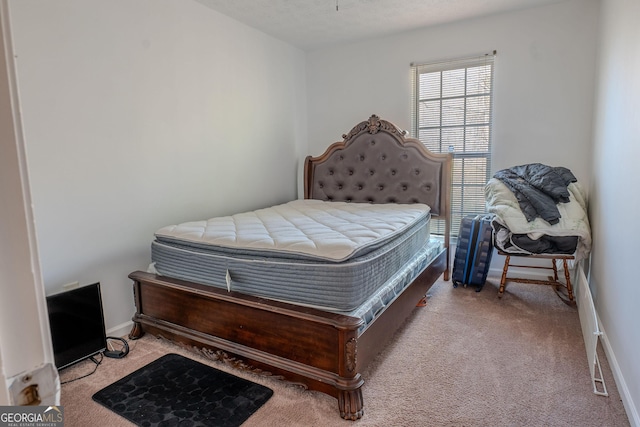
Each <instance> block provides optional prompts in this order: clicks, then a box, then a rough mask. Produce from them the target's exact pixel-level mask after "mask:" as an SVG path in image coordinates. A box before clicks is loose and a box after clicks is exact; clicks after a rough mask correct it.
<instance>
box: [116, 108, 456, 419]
mask: <svg viewBox="0 0 640 427" xmlns="http://www.w3.org/2000/svg"><path fill="white" fill-rule="evenodd" d="M404 135H405V132H404V131H401V130H399V129H398V128H397V127H396V126H394V125H393V124H391V123H390V122H387V121H384V120H381V119H380V118H378V117H377V116H375V115H373V116H371V117H370V118H369V120H368V121H364V122H361V123H359V124H358V125H356V126H355V127H354V128H353V129H352V130H351V132H349V133H348V134H346V135H343V138H344V140H343V141H342V142H336V143H334V144H332V145H331V146H330V147H329V148H328V149H327V150H326V152H325V153H324V154H323V155H321V156H319V157H311V156H309V157H307V158H306V160H305V184H304V185H305V188H304V194H305V198H312V199H323V200H344V201H354V202H370V203H389V202H395V203H414V202H421V203H427V204H428V205H429V206H431V213H432V217H433V218H441V219H444V220H445V236H444V242H445V243H444V247H445V249H444V251H442V252H441V253H440V254H439V256H438V257H437V258H436V259H435V260H434V261H433V262H432V263H431V264H430V265H429V266H428V267H427V268H426V269H425V270H424V271H423V272H422V273H421V274H420V276H419V277H418V278H416V279H415V280H414V281H413V282H412V283H411V284H410V285H409V286H408V287H407V288H406V289H405V290H404V291H403V293H402V294H400V295H399V296H398V297H397V299H396V300H395V301H394V302H393V303H392V304H390V305H389V306H387V308H386V309H385V310H384V311H383V312H382V313H381V314H379V315H378V317H377V318H376V320H375V321H374V322H373V323H371V324H369V325H368V326H367V328H366V329H364V331H360V332H359V328H360V327H361V326H362V322H363V321H362V320H361V319H358V318H355V317H350V316H345V315H341V314H336V313H330V312H324V311H320V310H316V309H313V308H308V307H302V306H297V305H293V304H287V303H283V302H278V301H273V300H268V299H264V298H259V297H255V296H250V295H245V294H240V293H237V292H227V291H226V290H223V289H218V288H215V287H212V286H207V285H201V284H197V283H192V282H186V281H183V280H178V279H173V278H169V277H164V276H158V275H154V274H150V273H145V272H141V271H136V272H133V273H131V274H130V275H129V277H130V278H131V279H132V280H133V281H134V285H133V286H134V297H135V304H136V313H135V315H134V316H133V322H134V326H133V328H132V330H131V332H130V334H129V338H131V339H137V338H140V337H141V336H142V335H143V334H144V333H151V334H153V335H156V336H161V337H163V338H167V339H169V340H172V341H175V342H178V343H182V344H186V345H189V346H195V347H197V348H198V349H206V351H211V350H213V351H214V352H219V353H222V354H225V357H227V356H228V357H232V358H235V360H241V361H242V363H241V365H243V366H249V367H251V369H259V370H262V371H266V372H269V373H271V374H272V375H278V376H281V377H283V378H284V379H286V380H287V381H290V382H294V383H298V384H301V385H303V386H304V387H307V388H309V389H312V390H317V391H321V392H324V393H326V394H329V395H331V396H334V397H336V398H337V399H338V407H339V411H340V416H341V417H343V418H345V419H350V420H356V419H358V418H360V417H362V415H363V413H364V403H363V399H362V390H361V387H362V385H363V383H364V379H363V378H362V375H361V372H362V371H363V370H364V368H365V367H366V366H367V365H368V364H369V362H371V361H372V360H373V359H374V358H375V357H376V356H377V355H378V354H379V353H380V351H382V349H383V348H384V346H385V344H386V343H387V342H388V340H389V339H390V338H391V336H392V335H393V334H394V332H395V331H396V330H397V329H398V328H399V327H400V325H401V324H402V323H403V322H404V320H405V319H406V318H407V316H409V314H411V312H412V311H413V309H414V307H415V306H416V303H418V302H419V301H420V300H421V299H422V298H423V297H424V296H425V294H426V292H427V291H428V290H429V288H430V287H431V285H432V284H433V283H434V282H435V281H436V280H437V279H438V277H440V276H441V275H442V274H443V273H444V279H445V280H448V279H449V238H448V236H449V227H450V222H451V221H450V212H449V211H450V185H451V163H452V161H451V155H450V154H434V153H431V152H429V151H428V150H427V149H426V148H425V147H424V145H423V144H422V143H420V141H418V140H416V139H412V138H405V136H404Z"/></svg>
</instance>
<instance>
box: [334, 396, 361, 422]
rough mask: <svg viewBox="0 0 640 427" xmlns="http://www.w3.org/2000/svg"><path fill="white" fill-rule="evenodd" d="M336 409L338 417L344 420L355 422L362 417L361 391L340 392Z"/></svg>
mask: <svg viewBox="0 0 640 427" xmlns="http://www.w3.org/2000/svg"><path fill="white" fill-rule="evenodd" d="M338 408H339V409H340V416H341V417H342V418H344V419H345V420H351V421H355V420H358V419H360V418H362V416H363V415H364V402H363V400H362V389H360V388H358V389H356V390H340V392H339V393H338Z"/></svg>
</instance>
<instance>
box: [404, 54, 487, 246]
mask: <svg viewBox="0 0 640 427" xmlns="http://www.w3.org/2000/svg"><path fill="white" fill-rule="evenodd" d="M495 56H496V52H495V51H493V53H492V54H485V55H477V56H474V57H466V58H458V59H453V60H446V61H438V62H429V63H420V64H415V63H412V64H411V65H410V67H411V68H410V71H411V136H412V137H413V138H416V139H418V140H420V141H421V142H422V143H423V144H424V145H425V146H426V147H427V148H428V149H429V150H431V151H435V152H447V151H448V152H451V153H452V154H453V163H454V164H453V172H452V173H453V177H452V194H451V232H450V233H451V237H453V238H456V237H457V234H458V230H459V224H460V221H461V219H462V218H463V217H464V216H465V215H468V214H482V213H484V212H485V200H484V186H485V185H486V182H487V181H488V180H489V179H490V178H491V156H492V137H493V114H494V109H493V99H494V76H495ZM477 67H485V69H486V67H488V70H489V73H487V74H488V76H486V75H483V77H484V80H483V81H482V83H485V84H486V83H488V87H489V90H488V91H485V92H478V93H469V92H468V87H469V85H468V82H469V73H468V70H469V69H473V68H477ZM459 70H464V82H463V83H462V84H461V85H460V87H462V88H464V93H463V94H458V95H447V96H443V86H444V85H443V76H444V75H445V73H447V72H452V71H459ZM428 73H440V82H439V86H437V89H438V90H439V96H436V97H433V96H432V97H428V98H422V99H421V98H420V93H421V92H420V88H421V86H420V76H421V75H423V74H428ZM486 79H488V81H487V80H486ZM436 80H437V79H436ZM478 80H481V78H478ZM476 83H478V84H480V83H481V82H480V81H478V82H476ZM480 97H488V102H484V103H485V104H486V105H484V106H483V108H484V109H483V110H482V113H481V114H483V115H484V116H485V117H487V118H488V119H487V120H486V121H485V122H482V123H481V124H478V123H470V122H468V120H467V113H468V111H469V104H468V102H467V101H468V100H469V99H474V98H476V99H479V98H480ZM451 100H463V104H464V108H463V115H464V117H463V118H462V124H455V125H450V124H446V123H445V124H443V121H446V118H447V117H450V116H447V115H446V114H442V113H443V107H442V105H443V104H444V103H445V102H451ZM480 101H482V100H480ZM427 102H429V103H439V105H440V107H439V111H438V112H437V113H435V114H433V115H432V116H429V115H426V114H423V111H425V109H427V107H426V103H427ZM421 104H422V105H425V107H424V108H423V110H422V111H421V108H420V106H421ZM427 110H428V109H427ZM451 110H453V109H451ZM458 114H459V113H458ZM421 117H423V118H425V119H427V120H428V119H429V118H431V119H432V120H435V121H436V122H438V124H437V125H433V124H431V125H429V126H426V125H422V126H421V124H422V123H421V122H420V118H421ZM474 127H477V128H478V127H486V144H473V142H472V141H473V138H472V137H469V138H468V137H467V130H468V129H471V128H474ZM443 129H444V130H447V129H449V130H452V129H462V135H463V136H462V140H461V146H462V147H463V150H462V151H455V150H452V145H447V146H446V147H445V146H444V144H445V142H444V138H443V132H442V131H443ZM421 130H422V131H427V130H437V131H438V132H439V135H438V137H437V138H436V139H439V142H438V143H437V144H436V145H438V147H437V148H439V151H437V149H434V148H435V147H433V146H432V145H433V144H432V143H427V141H425V140H423V139H421ZM468 143H469V145H470V146H476V147H477V146H478V145H486V150H479V151H466V146H467V144H468ZM445 150H446V151H445ZM473 160H480V162H479V163H478V164H480V165H481V167H480V169H483V168H484V174H482V173H480V174H478V173H471V172H468V173H467V178H470V177H471V178H472V182H469V180H468V179H467V180H465V167H467V166H466V165H469V167H470V166H471V165H472V164H473ZM476 163H477V162H476ZM472 190H475V194H474V195H472V196H470V197H468V200H469V203H468V205H470V206H471V207H470V208H467V209H465V192H467V193H469V192H470V191H472ZM469 194H473V193H469ZM474 206H475V207H474ZM479 206H482V208H480V207H479ZM435 222H436V224H434V227H433V229H432V230H433V234H440V235H442V234H444V225H443V224H439V223H438V221H435Z"/></svg>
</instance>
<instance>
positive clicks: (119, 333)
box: [107, 320, 133, 338]
mask: <svg viewBox="0 0 640 427" xmlns="http://www.w3.org/2000/svg"><path fill="white" fill-rule="evenodd" d="M132 327H133V322H132V321H131V320H129V321H128V322H124V323H121V324H119V325H117V326H114V327H113V328H111V329H109V330H108V331H107V336H108V337H118V338H120V337H126V336H127V335H129V332H130V331H131V328H132Z"/></svg>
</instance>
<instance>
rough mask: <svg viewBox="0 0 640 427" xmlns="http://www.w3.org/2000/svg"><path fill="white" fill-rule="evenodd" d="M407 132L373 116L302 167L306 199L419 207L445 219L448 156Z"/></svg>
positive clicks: (447, 200) (448, 189) (447, 201)
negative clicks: (430, 147)
mask: <svg viewBox="0 0 640 427" xmlns="http://www.w3.org/2000/svg"><path fill="white" fill-rule="evenodd" d="M405 134H406V131H403V130H400V129H398V128H397V127H396V126H395V125H394V124H392V123H390V122H388V121H385V120H382V119H380V118H379V117H378V116H376V115H372V116H371V117H370V118H369V120H368V121H364V122H361V123H359V124H358V125H356V126H355V127H354V128H353V129H351V131H350V132H349V133H348V134H346V135H343V136H342V137H343V138H344V141H342V142H336V143H334V144H332V145H331V146H329V148H327V150H326V151H325V152H324V154H322V155H321V156H318V157H311V156H308V157H307V158H306V160H305V168H304V197H305V199H320V200H331V201H347V202H362V203H424V204H427V205H429V206H430V207H431V214H432V216H434V217H437V218H444V219H446V218H447V217H448V215H449V207H450V190H451V163H452V156H451V154H448V153H447V154H437V153H432V152H430V151H429V150H427V148H426V147H425V146H424V145H423V144H422V143H421V142H420V141H419V140H417V139H414V138H406V137H405V136H404V135H405Z"/></svg>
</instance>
